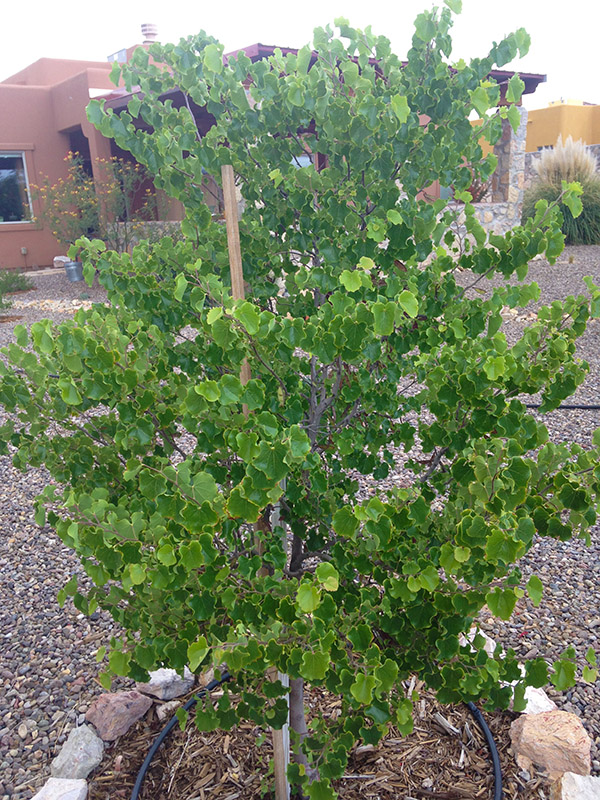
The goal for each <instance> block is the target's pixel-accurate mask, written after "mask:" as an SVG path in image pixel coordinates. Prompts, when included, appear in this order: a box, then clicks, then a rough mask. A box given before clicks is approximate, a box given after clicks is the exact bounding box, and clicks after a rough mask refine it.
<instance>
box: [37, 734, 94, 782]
mask: <svg viewBox="0 0 600 800" xmlns="http://www.w3.org/2000/svg"><path fill="white" fill-rule="evenodd" d="M103 755H104V743H103V741H102V739H100V737H99V736H96V734H95V732H94V731H93V730H92V729H91V728H90V726H89V725H81V726H80V727H79V728H73V730H72V731H71V733H70V734H69V738H68V739H67V741H66V742H65V743H64V744H63V746H62V748H61V750H60V753H59V754H58V755H57V756H56V758H55V759H54V761H53V762H52V765H51V767H50V774H51V775H52V777H53V778H71V779H74V778H87V776H88V775H89V774H90V772H91V771H92V770H93V769H94V768H95V767H97V766H98V764H99V763H100V762H101V761H102V756H103Z"/></svg>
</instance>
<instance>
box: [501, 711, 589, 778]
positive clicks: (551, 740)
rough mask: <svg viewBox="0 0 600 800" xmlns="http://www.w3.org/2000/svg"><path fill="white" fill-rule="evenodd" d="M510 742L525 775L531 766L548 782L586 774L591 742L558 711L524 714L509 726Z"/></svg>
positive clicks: (572, 718) (578, 723) (575, 719)
mask: <svg viewBox="0 0 600 800" xmlns="http://www.w3.org/2000/svg"><path fill="white" fill-rule="evenodd" d="M510 739H511V745H512V750H513V753H514V755H515V758H516V760H517V764H518V765H519V766H520V767H521V768H522V769H526V770H528V771H529V770H531V766H532V764H535V766H536V767H538V768H541V769H543V770H544V771H545V772H547V773H548V776H549V777H550V779H551V780H555V779H556V778H558V777H559V776H560V775H562V774H563V772H575V773H577V774H579V775H589V774H590V768H591V763H590V748H591V745H592V740H591V739H590V737H589V736H588V735H587V733H586V731H585V728H584V727H583V725H582V724H581V721H580V720H579V718H578V717H576V716H575V714H569V713H567V712H566V711H558V710H556V711H544V712H542V713H541V714H525V715H523V716H521V717H519V719H517V720H515V721H514V722H513V724H512V725H511V726H510Z"/></svg>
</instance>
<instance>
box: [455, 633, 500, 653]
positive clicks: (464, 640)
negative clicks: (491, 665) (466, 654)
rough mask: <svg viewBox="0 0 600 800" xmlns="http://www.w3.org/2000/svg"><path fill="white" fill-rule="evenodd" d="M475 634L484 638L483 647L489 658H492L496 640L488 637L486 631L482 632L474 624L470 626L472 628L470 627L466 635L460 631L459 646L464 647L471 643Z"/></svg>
mask: <svg viewBox="0 0 600 800" xmlns="http://www.w3.org/2000/svg"><path fill="white" fill-rule="evenodd" d="M476 636H481V637H482V638H483V640H484V644H483V649H484V650H485V652H486V653H487V654H488V656H489V657H490V658H493V657H494V651H495V649H496V642H495V641H494V640H493V639H492V638H490V637H489V636H488V635H487V633H484V632H483V631H482V630H480V629H479V628H478V627H477V626H476V625H473V626H472V628H471V629H470V631H469V633H468V634H467V635H466V636H465V635H464V634H462V633H461V634H460V636H459V637H458V641H459V643H460V645H461V647H464V646H465V645H466V644H471V643H472V642H473V639H474V638H475V637H476Z"/></svg>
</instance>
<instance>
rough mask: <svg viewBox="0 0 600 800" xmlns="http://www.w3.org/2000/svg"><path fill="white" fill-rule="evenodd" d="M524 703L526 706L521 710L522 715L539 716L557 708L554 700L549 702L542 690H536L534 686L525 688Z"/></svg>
mask: <svg viewBox="0 0 600 800" xmlns="http://www.w3.org/2000/svg"><path fill="white" fill-rule="evenodd" d="M525 701H526V703H527V705H526V706H525V708H524V709H523V712H522V713H523V714H541V713H543V712H544V711H554V709H555V708H557V705H556V703H555V702H554V700H550V698H549V697H548V695H547V694H546V692H545V691H544V690H543V689H536V688H535V686H527V687H526V688H525Z"/></svg>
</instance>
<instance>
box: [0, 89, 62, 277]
mask: <svg viewBox="0 0 600 800" xmlns="http://www.w3.org/2000/svg"><path fill="white" fill-rule="evenodd" d="M0 89H1V90H0V119H1V120H2V126H1V128H0V151H2V150H4V151H17V152H19V151H22V152H24V154H25V163H26V169H27V177H28V180H29V183H30V184H35V183H40V182H41V181H42V180H43V177H44V175H47V176H48V177H49V179H50V180H51V181H52V182H54V181H57V180H58V179H59V178H60V177H62V176H64V175H65V174H66V166H65V163H64V161H63V159H64V157H65V156H66V154H67V152H68V149H69V139H68V136H66V135H64V134H61V133H59V132H58V131H57V130H56V129H55V128H54V125H53V124H52V121H53V117H54V114H53V107H52V97H51V93H50V90H49V89H46V88H43V87H31V86H3V85H0ZM33 211H34V214H35V213H36V212H38V211H39V205H38V204H37V202H35V200H34V203H33ZM22 247H26V248H27V254H26V255H23V254H22V253H21V248H22ZM60 252H61V251H60V248H59V246H58V245H57V243H56V241H55V239H54V237H53V236H52V234H51V233H50V231H48V230H44V229H42V227H41V226H40V225H38V224H37V223H35V222H12V223H1V224H0V268H10V269H14V268H16V267H23V268H27V267H30V268H31V267H38V266H40V267H41V266H47V265H48V264H51V263H52V257H53V256H54V255H58V254H59V253H60Z"/></svg>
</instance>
